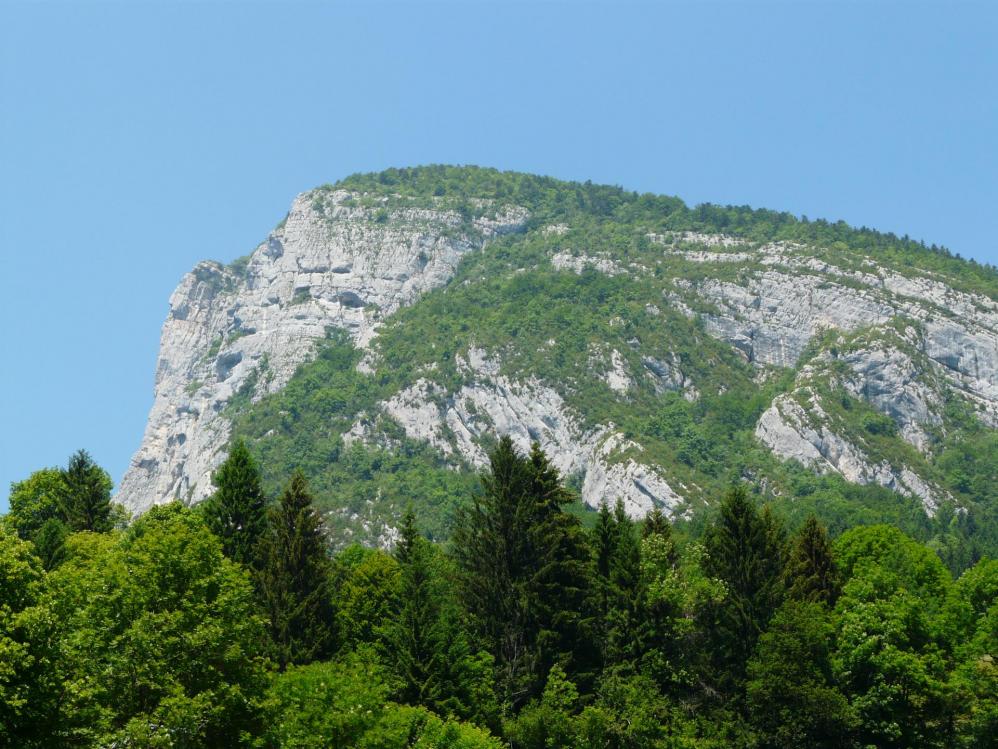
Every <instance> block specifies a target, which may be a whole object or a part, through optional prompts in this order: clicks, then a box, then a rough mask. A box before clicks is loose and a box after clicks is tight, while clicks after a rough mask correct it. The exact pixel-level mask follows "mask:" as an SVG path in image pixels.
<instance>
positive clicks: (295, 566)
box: [260, 471, 334, 668]
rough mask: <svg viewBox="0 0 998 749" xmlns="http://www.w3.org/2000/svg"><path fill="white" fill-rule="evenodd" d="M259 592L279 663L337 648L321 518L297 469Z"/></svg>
mask: <svg viewBox="0 0 998 749" xmlns="http://www.w3.org/2000/svg"><path fill="white" fill-rule="evenodd" d="M264 559H265V562H264V566H263V570H262V572H261V574H260V590H261V595H262V598H263V601H264V604H265V606H266V609H267V612H268V614H269V615H270V633H271V637H272V638H273V640H274V644H275V648H276V651H275V654H276V660H277V662H278V664H279V665H280V666H281V667H282V668H284V667H286V666H288V665H289V664H292V663H294V664H297V665H302V664H306V663H310V662H312V661H314V660H316V659H318V658H322V657H324V656H326V655H328V654H329V653H330V652H331V651H332V647H333V623H334V612H333V607H332V600H331V593H332V587H331V568H330V562H329V558H328V557H327V556H326V538H325V535H324V534H323V532H322V520H321V519H320V518H319V514H318V513H317V512H316V511H315V508H314V506H313V499H312V495H311V494H310V493H309V490H308V484H307V483H306V481H305V477H304V475H302V473H301V472H300V471H296V472H295V473H294V475H293V476H292V477H291V481H290V483H289V484H288V486H287V487H286V488H285V490H284V493H283V494H281V500H280V503H279V504H278V506H277V508H276V509H275V510H274V512H273V514H272V517H271V520H270V533H269V536H268V537H267V542H266V545H265V555H264Z"/></svg>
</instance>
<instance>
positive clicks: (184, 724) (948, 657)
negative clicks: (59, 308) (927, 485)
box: [0, 438, 998, 749]
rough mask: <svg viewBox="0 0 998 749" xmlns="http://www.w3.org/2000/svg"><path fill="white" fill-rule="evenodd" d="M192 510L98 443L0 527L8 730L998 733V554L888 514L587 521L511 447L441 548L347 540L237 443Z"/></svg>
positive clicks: (762, 739) (307, 735)
mask: <svg viewBox="0 0 998 749" xmlns="http://www.w3.org/2000/svg"><path fill="white" fill-rule="evenodd" d="M214 481H215V485H216V492H215V494H214V495H213V496H212V497H211V498H210V499H209V500H207V501H206V502H204V503H202V504H201V505H199V506H197V507H195V508H185V507H183V506H181V505H180V504H179V503H174V504H171V505H167V506H163V507H157V508H154V509H153V510H151V511H150V512H148V513H146V514H145V515H143V516H142V517H140V518H139V519H137V520H136V521H135V522H133V523H131V524H130V525H127V527H126V524H125V521H124V518H123V516H122V515H121V513H120V512H116V511H115V510H114V508H113V506H112V505H111V502H110V481H109V480H108V479H107V478H106V474H104V473H103V471H101V470H100V469H99V467H97V466H95V465H94V464H93V462H92V461H91V460H90V459H89V457H88V456H86V454H84V453H80V454H77V455H76V456H74V457H73V458H72V459H71V461H70V464H69V466H67V468H66V469H47V470H45V471H39V472H37V473H35V474H33V475H32V476H31V477H29V478H28V479H26V480H25V481H23V482H20V483H17V484H15V485H13V487H12V493H11V510H10V513H9V515H7V516H5V518H4V519H3V523H2V524H0V744H3V745H5V746H18V747H112V746H113V747H228V746H256V747H366V748H369V749H374V748H383V749H389V748H394V747H423V748H427V749H428V748H430V747H455V748H458V747H460V748H462V749H476V748H478V747H503V746H509V747H515V748H516V749H520V748H521V747H522V748H523V749H558V748H560V747H565V748H566V749H567V748H569V747H573V748H574V747H584V748H592V749H595V748H596V747H600V748H614V749H616V748H620V749H623V748H625V747H628V748H629V747H696V748H707V747H745V748H746V749H748V748H750V747H759V748H767V749H768V748H769V747H774V748H775V747H857V748H858V747H869V746H875V747H898V748H900V747H989V746H998V660H996V659H998V562H995V561H991V560H981V561H979V562H978V563H977V564H976V565H975V566H973V567H972V568H970V569H968V570H967V571H966V572H964V573H963V574H962V575H961V576H960V577H959V579H957V580H955V581H954V580H953V578H952V576H951V574H950V573H949V572H948V571H947V569H946V567H945V565H943V564H942V562H941V561H940V559H939V558H938V557H937V556H936V555H935V554H934V553H933V552H932V551H931V550H930V549H929V548H928V547H926V546H924V545H921V544H919V543H917V542H916V541H914V540H912V539H910V538H908V537H906V536H905V535H904V534H903V533H901V532H900V531H898V530H896V529H894V528H892V527H888V526H866V527H857V528H853V529H851V530H849V531H847V532H845V533H843V534H842V535H841V536H839V537H838V538H837V539H835V540H834V541H833V540H831V539H830V538H829V537H828V535H827V533H826V531H825V529H824V528H823V527H822V526H821V525H820V524H819V523H818V521H817V520H815V519H814V518H811V519H809V520H808V521H807V522H806V523H805V524H804V525H803V526H802V527H801V528H800V529H799V530H798V531H797V532H795V533H793V534H788V532H787V531H786V529H785V527H784V525H783V521H782V520H781V518H780V517H779V516H777V515H776V514H775V513H774V512H772V511H771V510H770V508H768V507H761V508H759V507H757V506H756V505H755V504H754V502H753V501H752V500H751V499H750V497H749V495H748V494H747V493H746V492H745V491H744V490H743V489H742V488H741V487H736V488H733V489H731V491H730V492H729V493H728V494H727V495H726V496H725V497H723V498H722V499H721V500H720V501H719V503H718V504H719V506H718V508H717V511H716V513H715V514H714V515H713V516H712V517H711V519H710V521H709V522H708V523H707V525H706V528H705V530H704V532H703V534H702V535H701V536H700V537H699V538H697V539H688V538H679V537H678V534H676V533H675V529H674V528H673V527H672V525H671V524H670V522H669V521H668V519H667V518H666V517H665V516H664V515H663V514H662V513H661V512H658V511H656V512H653V513H652V514H651V515H650V516H648V518H646V519H645V520H644V521H643V522H641V523H636V522H635V521H634V520H632V519H631V518H630V517H628V515H627V514H626V512H625V511H624V508H623V506H622V505H620V504H619V503H618V504H617V505H616V506H614V507H610V506H608V505H604V506H603V507H602V508H601V509H600V512H599V513H598V517H597V521H596V523H595V524H594V525H593V527H591V528H586V527H584V526H583V525H582V524H581V522H580V520H579V519H578V518H577V517H576V516H575V515H573V514H570V513H569V512H566V509H565V508H566V505H567V504H568V503H569V502H570V501H571V499H572V495H571V493H570V492H568V491H567V490H566V489H565V487H564V485H563V483H562V481H561V479H560V477H559V475H558V473H557V471H556V470H555V469H554V468H553V467H552V466H551V464H550V463H549V461H548V459H547V457H546V456H545V455H544V453H543V452H542V451H541V450H540V449H539V448H538V447H537V446H535V447H534V448H533V449H532V451H531V452H530V453H529V454H528V455H521V454H518V453H517V451H516V450H515V449H514V447H513V445H512V443H511V442H510V440H509V439H508V438H504V439H502V440H500V441H499V443H498V445H497V447H496V449H495V450H494V451H493V453H492V454H491V456H490V463H489V466H488V469H487V470H486V471H485V472H484V473H483V474H482V477H481V487H480V490H479V491H478V492H477V493H476V494H475V495H474V496H472V497H470V498H469V499H468V502H467V503H466V504H465V506H464V509H463V510H462V511H461V512H459V514H458V516H457V517H456V519H455V521H454V527H453V534H452V538H451V541H450V542H449V543H448V544H446V545H441V544H436V543H432V542H431V541H429V540H427V539H426V538H425V537H424V536H423V535H421V533H420V531H419V522H418V518H417V517H416V516H415V515H414V514H413V513H412V512H411V511H410V512H408V513H407V514H406V515H405V517H404V519H403V521H402V522H401V524H400V528H399V532H398V537H397V538H396V539H395V543H394V545H393V548H392V550H391V551H390V552H387V551H381V550H374V549H365V548H362V547H360V546H352V547H349V548H347V549H346V550H345V551H342V552H340V553H338V554H337V555H335V556H334V557H330V556H329V555H328V554H327V551H326V549H327V548H328V544H327V542H326V539H325V538H324V535H323V529H322V522H321V518H320V516H319V514H318V513H317V512H316V510H315V508H314V505H313V498H312V496H311V494H310V492H309V488H308V486H307V485H306V482H305V480H304V478H302V476H301V475H300V474H297V475H295V476H294V477H293V478H292V479H291V481H290V482H289V484H288V485H287V486H286V487H285V489H284V491H283V493H282V494H281V496H280V498H279V499H278V500H277V501H276V502H270V501H268V499H267V497H266V496H265V495H264V492H263V491H262V489H261V481H260V471H259V468H258V466H257V465H256V464H255V462H254V460H253V459H252V457H251V456H250V454H249V452H248V450H247V449H246V447H245V446H244V445H243V444H241V443H237V444H236V445H234V447H233V449H232V451H231V453H230V455H229V457H228V459H227V460H226V462H225V463H223V464H222V466H221V467H220V468H219V469H218V471H217V472H216V474H215V476H214Z"/></svg>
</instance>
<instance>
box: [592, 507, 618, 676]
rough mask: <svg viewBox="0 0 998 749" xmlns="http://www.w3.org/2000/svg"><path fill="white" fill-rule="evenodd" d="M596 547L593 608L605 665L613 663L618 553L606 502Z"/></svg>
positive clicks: (594, 542) (614, 526)
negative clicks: (615, 560)
mask: <svg viewBox="0 0 998 749" xmlns="http://www.w3.org/2000/svg"><path fill="white" fill-rule="evenodd" d="M591 538H592V547H593V553H592V558H593V567H594V572H595V574H594V575H593V585H592V588H591V592H592V596H593V608H594V610H595V611H596V615H597V621H596V623H595V631H596V635H597V641H598V643H599V648H600V653H601V656H602V659H603V663H604V664H606V663H609V662H610V618H611V617H610V608H611V606H612V601H613V584H612V582H611V579H610V575H611V570H612V568H613V558H614V555H615V554H616V550H617V522H616V520H615V519H614V517H613V512H612V511H611V510H610V506H609V505H608V504H607V503H606V500H603V501H602V502H600V506H599V514H598V516H597V520H596V525H595V526H594V527H593V529H592V531H591Z"/></svg>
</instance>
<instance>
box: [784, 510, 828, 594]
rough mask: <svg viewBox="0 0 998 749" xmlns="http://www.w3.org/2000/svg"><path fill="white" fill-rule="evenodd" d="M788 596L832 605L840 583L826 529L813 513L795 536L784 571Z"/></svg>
mask: <svg viewBox="0 0 998 749" xmlns="http://www.w3.org/2000/svg"><path fill="white" fill-rule="evenodd" d="M785 578H786V586H787V596H788V597H789V598H792V599H794V600H798V601H810V602H821V603H824V604H826V605H828V606H834V605H835V602H836V601H837V600H838V597H839V592H840V591H841V588H842V584H841V581H840V579H839V574H838V570H837V569H836V567H835V560H834V558H833V556H832V545H831V542H830V541H829V540H828V532H827V531H826V530H825V527H824V526H823V525H822V524H821V523H820V522H818V518H816V517H815V516H814V515H811V516H809V517H808V519H807V520H806V521H805V522H804V525H803V526H802V527H801V529H800V530H799V531H798V532H797V534H796V535H795V536H794V539H793V543H792V545H791V547H790V554H789V558H788V560H787V566H786V571H785Z"/></svg>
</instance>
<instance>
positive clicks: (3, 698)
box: [0, 528, 61, 749]
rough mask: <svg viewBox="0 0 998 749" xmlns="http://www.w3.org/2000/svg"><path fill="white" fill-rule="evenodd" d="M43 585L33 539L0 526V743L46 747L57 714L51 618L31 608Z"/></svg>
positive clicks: (56, 682) (56, 683)
mask: <svg viewBox="0 0 998 749" xmlns="http://www.w3.org/2000/svg"><path fill="white" fill-rule="evenodd" d="M43 584H44V575H43V573H42V569H41V565H40V564H39V562H38V559H36V558H35V557H34V555H33V554H32V553H31V544H29V543H27V542H25V541H22V540H21V539H20V538H18V537H17V536H16V535H14V534H13V533H11V532H9V531H7V530H6V529H4V528H0V746H20V747H26V748H27V747H38V749H41V748H42V747H45V746H48V745H49V741H48V739H49V731H50V729H51V726H52V724H53V723H54V722H55V721H56V718H57V715H58V707H57V705H58V699H59V694H60V688H61V684H60V680H59V679H58V676H57V675H56V674H55V673H54V671H53V669H52V661H53V655H54V653H53V652H51V651H52V648H51V647H50V645H51V642H52V638H51V637H49V635H48V631H47V629H48V627H47V626H45V625H46V622H47V621H48V620H50V617H45V616H39V615H38V612H37V611H36V610H35V609H34V607H35V604H36V603H37V601H38V598H39V596H40V594H41V592H42V588H43Z"/></svg>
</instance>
